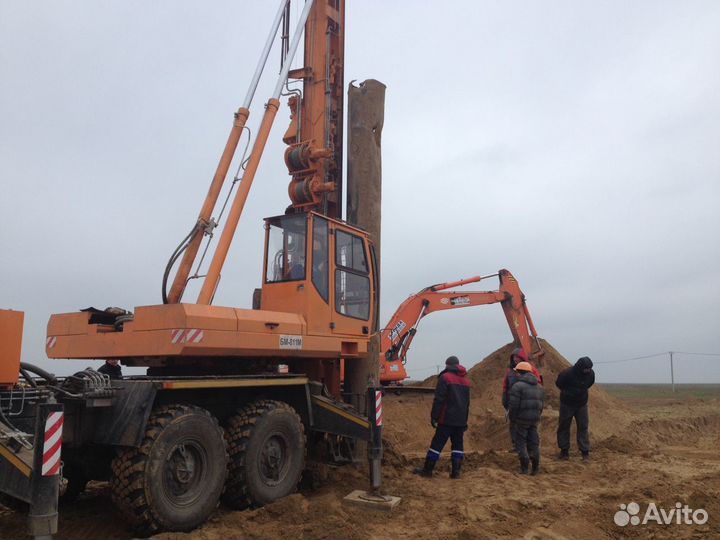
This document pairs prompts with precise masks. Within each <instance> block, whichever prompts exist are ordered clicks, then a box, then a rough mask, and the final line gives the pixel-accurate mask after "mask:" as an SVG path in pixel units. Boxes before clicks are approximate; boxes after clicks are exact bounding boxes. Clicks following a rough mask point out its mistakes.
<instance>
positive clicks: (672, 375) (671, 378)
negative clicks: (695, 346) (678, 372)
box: [670, 351, 675, 394]
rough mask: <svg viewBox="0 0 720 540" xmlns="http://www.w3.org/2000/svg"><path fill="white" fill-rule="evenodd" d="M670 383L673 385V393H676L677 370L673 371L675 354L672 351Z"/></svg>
mask: <svg viewBox="0 0 720 540" xmlns="http://www.w3.org/2000/svg"><path fill="white" fill-rule="evenodd" d="M670 382H671V383H672V391H673V394H674V393H675V370H674V369H673V352H672V351H670Z"/></svg>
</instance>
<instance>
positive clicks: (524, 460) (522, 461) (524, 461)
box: [520, 457, 530, 474]
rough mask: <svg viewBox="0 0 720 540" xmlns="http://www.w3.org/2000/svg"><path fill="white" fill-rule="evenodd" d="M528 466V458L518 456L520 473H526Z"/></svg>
mask: <svg viewBox="0 0 720 540" xmlns="http://www.w3.org/2000/svg"><path fill="white" fill-rule="evenodd" d="M529 467H530V460H529V459H528V458H526V457H521V458H520V474H527V473H528V468H529Z"/></svg>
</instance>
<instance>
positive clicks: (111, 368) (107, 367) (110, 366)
mask: <svg viewBox="0 0 720 540" xmlns="http://www.w3.org/2000/svg"><path fill="white" fill-rule="evenodd" d="M98 373H102V374H103V375H107V376H108V377H110V378H111V379H122V368H121V367H120V361H119V360H118V359H117V358H109V359H107V360H105V363H104V364H103V365H102V366H100V368H99V369H98Z"/></svg>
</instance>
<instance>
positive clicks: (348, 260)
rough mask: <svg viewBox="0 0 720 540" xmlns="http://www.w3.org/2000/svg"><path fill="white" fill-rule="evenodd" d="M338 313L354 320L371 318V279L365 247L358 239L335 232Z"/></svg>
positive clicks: (341, 232) (336, 306)
mask: <svg viewBox="0 0 720 540" xmlns="http://www.w3.org/2000/svg"><path fill="white" fill-rule="evenodd" d="M335 266H336V270H335V309H336V311H337V312H338V313H340V314H342V315H346V316H348V317H353V318H355V319H362V320H368V319H369V318H370V278H369V276H368V263H367V257H366V255H365V243H364V242H363V239H362V238H360V237H359V236H355V235H353V234H349V233H346V232H344V231H340V230H338V231H336V232H335Z"/></svg>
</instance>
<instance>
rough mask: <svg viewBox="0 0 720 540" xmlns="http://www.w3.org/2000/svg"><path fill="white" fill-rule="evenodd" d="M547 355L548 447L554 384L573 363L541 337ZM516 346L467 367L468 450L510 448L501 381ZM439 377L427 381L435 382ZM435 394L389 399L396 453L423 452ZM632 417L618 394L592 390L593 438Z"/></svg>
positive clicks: (389, 436) (556, 401)
mask: <svg viewBox="0 0 720 540" xmlns="http://www.w3.org/2000/svg"><path fill="white" fill-rule="evenodd" d="M540 342H541V345H542V348H543V350H544V351H545V355H544V357H543V359H542V365H540V366H539V369H540V372H541V374H542V376H543V379H544V381H545V384H544V386H545V411H544V413H543V420H542V423H541V426H540V434H541V442H542V446H543V447H544V448H545V449H548V450H549V449H551V448H552V449H554V448H555V433H556V431H557V421H558V409H559V406H560V390H558V388H557V387H556V386H555V380H556V379H557V376H558V374H559V373H560V372H561V371H563V370H564V369H566V368H568V367H570V365H571V364H570V362H568V361H567V360H566V359H565V358H564V357H563V356H562V355H561V354H560V353H559V352H558V351H557V350H555V348H554V347H553V346H552V345H550V344H549V343H548V342H547V341H545V340H540ZM513 348H514V345H513V344H512V343H509V344H507V345H505V346H504V347H501V348H500V349H498V350H497V351H495V352H493V353H492V354H490V355H489V356H488V357H487V358H485V359H484V360H482V361H481V362H479V363H478V364H476V365H474V366H473V367H472V368H471V369H470V370H469V371H468V377H469V378H470V380H471V382H472V390H471V404H470V420H469V424H470V425H469V429H468V432H467V434H466V439H465V440H466V451H468V452H472V451H488V450H494V451H501V450H507V449H509V447H510V437H509V434H508V424H507V422H506V420H505V410H504V409H503V407H502V380H503V377H504V376H505V371H506V369H507V367H508V361H509V358H510V353H511V352H512V350H513ZM436 380H437V377H436V376H433V377H430V378H428V379H426V380H425V381H423V383H422V385H423V386H434V385H435V383H436ZM432 399H433V396H432V395H431V394H428V395H401V396H390V398H389V399H386V401H385V414H386V415H387V419H388V422H387V426H388V428H387V429H386V432H385V438H386V440H387V443H388V445H389V446H390V447H391V448H392V449H393V451H394V453H396V454H397V453H401V454H403V455H405V456H406V457H416V456H417V455H420V454H424V453H425V451H426V449H427V445H428V443H429V442H430V439H431V437H432V434H433V429H432V427H431V426H430V407H431V405H432ZM630 419H631V415H630V411H628V409H627V407H626V406H625V405H624V404H622V403H621V402H619V401H618V400H617V399H615V398H613V397H611V396H610V395H608V394H607V393H606V392H605V391H603V390H602V389H601V388H599V387H598V386H594V387H593V388H592V389H591V390H590V431H591V438H592V441H593V442H600V441H602V440H604V439H607V438H608V437H611V436H614V435H615V436H617V435H619V434H621V433H622V432H623V431H624V429H625V427H626V426H627V425H628V424H629V422H630Z"/></svg>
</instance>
